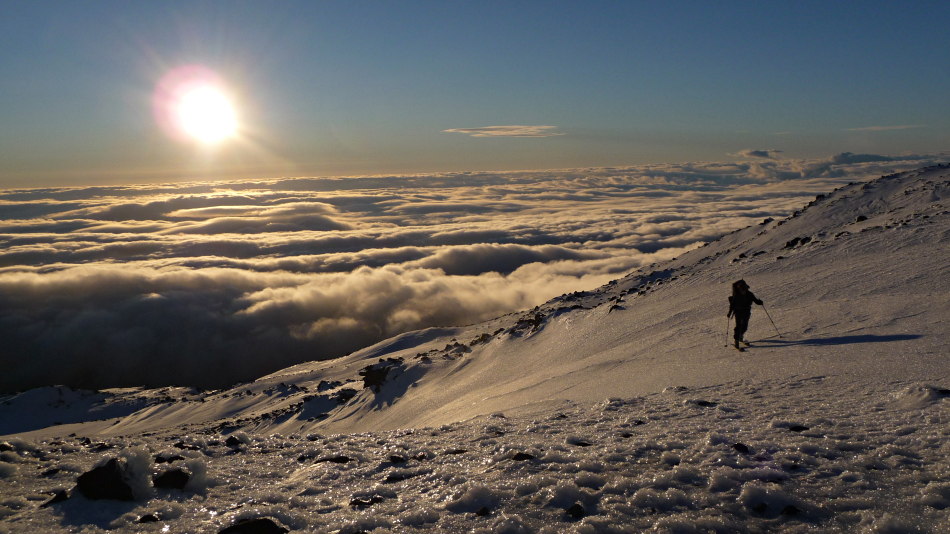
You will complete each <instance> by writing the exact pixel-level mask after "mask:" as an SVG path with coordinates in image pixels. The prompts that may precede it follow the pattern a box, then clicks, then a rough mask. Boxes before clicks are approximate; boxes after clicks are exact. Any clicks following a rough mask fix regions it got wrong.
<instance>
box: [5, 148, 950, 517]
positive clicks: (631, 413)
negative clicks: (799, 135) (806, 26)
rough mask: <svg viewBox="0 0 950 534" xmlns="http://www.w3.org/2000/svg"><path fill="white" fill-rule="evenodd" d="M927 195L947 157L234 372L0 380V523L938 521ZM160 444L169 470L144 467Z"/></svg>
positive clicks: (945, 226) (939, 310) (935, 200)
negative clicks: (115, 489) (558, 283)
mask: <svg viewBox="0 0 950 534" xmlns="http://www.w3.org/2000/svg"><path fill="white" fill-rule="evenodd" d="M948 203H950V166H940V167H932V168H927V169H922V170H919V171H914V172H908V173H901V174H897V175H893V176H887V177H883V178H880V179H878V180H875V181H872V182H868V183H861V184H853V185H850V186H847V187H844V188H842V189H840V190H838V191H835V192H834V193H831V194H829V195H826V196H824V197H820V198H818V199H816V200H815V201H814V202H812V203H811V204H810V205H809V206H808V207H806V208H804V209H803V210H802V211H801V212H799V213H796V214H795V215H793V216H792V217H789V218H788V219H785V220H773V221H763V222H762V224H759V225H756V226H752V227H749V228H746V229H744V230H740V231H737V232H734V233H732V234H729V235H727V236H725V237H723V238H722V239H720V240H718V241H716V242H714V243H710V244H708V245H706V246H704V247H701V248H698V249H695V250H692V251H690V252H688V253H686V254H684V255H683V256H681V257H680V258H677V259H675V260H672V261H670V262H666V263H663V264H658V265H655V266H652V267H650V268H648V269H645V270H644V271H643V272H636V273H631V274H630V275H628V276H626V277H624V278H622V279H619V280H617V281H615V282H613V283H611V284H608V285H606V286H604V287H601V288H599V289H597V290H593V291H588V292H583V293H575V294H570V295H563V296H561V297H559V298H556V299H554V300H552V301H550V302H548V303H546V304H545V305H543V306H539V307H538V308H536V309H534V310H529V311H526V312H523V313H518V314H511V315H508V316H504V317H499V318H497V319H495V320H492V321H489V322H486V323H482V324H477V325H471V326H467V327H458V328H441V329H428V330H423V331H418V332H411V333H407V334H403V335H401V336H397V337H395V338H393V339H390V340H387V341H384V342H381V343H379V344H377V345H374V346H372V347H368V348H366V349H363V350H361V351H358V352H355V353H353V354H351V355H349V356H347V357H345V358H342V359H339V360H335V361H329V362H310V363H305V364H301V365H297V366H294V367H291V368H288V369H284V370H282V371H279V372H276V373H273V374H271V375H268V376H266V377H262V378H260V379H259V380H256V381H254V382H252V383H248V384H242V385H240V386H237V387H235V388H232V389H229V390H225V391H216V392H204V393H200V392H195V391H191V390H184V389H166V390H161V391H140V390H107V391H103V392H99V393H96V394H94V395H93V394H84V395H80V394H77V393H75V392H73V393H70V394H72V395H76V396H77V398H76V399H72V400H69V399H67V400H66V401H64V402H60V399H66V397H62V395H64V393H63V391H62V390H58V389H56V388H43V389H41V390H34V391H32V392H26V393H22V394H19V395H16V396H10V397H7V398H4V399H3V402H2V405H0V420H2V421H3V422H4V423H3V424H4V426H3V427H2V430H0V431H3V432H6V433H9V434H15V436H8V437H7V438H0V440H2V439H7V440H8V441H9V442H8V443H7V444H6V445H4V446H3V448H4V449H5V451H4V452H2V454H3V455H4V456H3V458H2V460H3V462H2V463H0V493H2V494H3V495H4V496H7V495H9V496H12V497H8V498H6V500H4V501H2V502H0V532H4V529H7V528H9V529H10V531H18V530H23V529H26V528H31V529H38V530H42V529H51V530H56V529H57V528H65V529H66V530H77V531H78V530H81V529H82V528H87V527H88V528H93V527H99V528H118V529H120V530H124V531H135V530H139V529H144V530H148V529H152V528H153V527H154V529H155V530H161V529H162V528H166V527H167V530H170V531H178V532H194V531H209V532H216V531H217V530H216V529H220V528H223V527H226V526H228V525H230V524H234V523H237V522H239V521H241V520H242V519H248V518H255V517H260V516H268V517H270V518H272V519H273V520H274V521H275V522H280V523H283V524H284V525H286V526H287V527H289V528H294V529H301V530H313V531H316V532H333V531H340V532H360V531H372V530H374V529H378V531H379V532H386V531H396V532H402V531H418V530H429V531H442V532H459V531H470V530H474V529H479V528H482V529H485V531H486V532H565V531H576V532H639V531H642V530H644V529H650V528H652V529H655V530H656V531H660V532H709V531H712V532H743V531H748V532H765V531H786V532H801V531H806V530H807V531H811V530H814V529H818V530H819V531H842V532H844V531H857V530H862V529H864V530H868V531H877V532H914V531H921V532H928V531H933V532H937V531H941V530H942V529H945V528H946V526H947V525H950V515H948V511H950V484H948V483H947V480H948V476H950V462H948V461H947V458H948V457H950V449H948V445H947V444H948V443H950V440H948V439H947V438H948V436H950V411H948V407H950V401H948V400H947V399H948V398H950V389H948V387H950V384H948V370H950V364H948V360H947V356H948V352H950V351H948V347H950V335H948V332H947V329H946V326H945V321H946V319H947V318H948V317H950V272H948V270H950V268H948V265H950V261H948V260H950V246H948V245H950V205H948ZM739 278H743V279H745V280H746V281H748V282H749V283H750V285H751V286H752V290H753V291H754V292H755V293H756V295H757V296H758V297H759V298H761V299H763V300H764V301H765V305H766V307H765V309H763V308H762V307H756V308H755V309H754V311H753V316H752V325H751V328H750V331H749V334H748V335H747V338H748V339H751V340H752V341H753V346H752V347H751V348H750V349H749V350H747V351H746V352H738V351H736V350H734V349H732V348H728V347H727V346H726V344H727V339H728V338H730V337H731V334H730V332H729V330H728V329H729V327H730V326H731V324H729V323H727V319H726V311H727V302H726V297H727V295H728V294H729V292H730V285H731V282H732V281H734V280H736V279H739ZM766 310H767V311H768V315H767V314H766V313H765V312H766ZM770 318H771V320H770ZM773 320H774V326H773ZM262 357H266V355H264V356H262ZM107 405H108V406H110V407H111V408H110V409H112V410H115V411H113V412H109V411H102V410H103V408H101V407H103V406H107ZM40 410H42V417H33V416H32V414H37V413H40ZM57 414H60V418H59V419H56V417H57ZM51 420H53V421H58V422H61V423H65V424H60V425H56V426H49V427H45V428H42V427H43V426H44V425H46V424H48V422H49V421H51ZM71 434H76V435H75V436H71ZM89 438H93V439H89ZM226 439H227V440H228V441H227V442H226V441H225V440H226ZM116 455H118V456H119V457H120V458H121V460H120V462H119V463H120V464H121V465H125V466H127V469H126V471H125V474H124V477H125V478H126V479H129V480H132V481H133V482H134V483H133V484H132V486H133V489H135V488H137V489H136V490H135V491H134V492H133V493H135V498H134V500H133V501H131V503H129V504H121V505H120V504H115V505H104V504H101V503H102V501H93V500H91V499H90V498H88V497H82V496H76V491H73V496H72V497H71V498H69V499H66V500H63V501H62V502H57V503H54V504H51V505H49V506H47V507H45V508H42V509H37V508H36V506H37V505H38V504H41V503H42V502H44V501H45V500H46V499H49V497H50V494H51V493H52V492H53V491H54V490H56V489H64V488H68V487H70V486H71V485H72V484H74V483H75V481H76V479H77V475H78V474H80V473H82V472H84V471H86V470H88V469H89V468H90V467H92V465H93V464H94V463H96V462H100V463H102V462H103V461H105V459H106V458H109V457H110V456H116ZM176 457H177V458H178V459H176V460H175V461H177V462H178V463H177V464H175V465H181V466H184V470H185V471H187V472H188V473H190V475H191V478H190V479H189V481H188V483H187V485H186V486H184V487H183V488H182V489H180V490H179V489H167V488H159V489H156V486H157V485H158V483H157V482H155V483H152V482H150V478H149V477H150V476H151V475H150V473H152V474H155V473H158V472H160V471H162V472H163V471H165V470H166V468H165V466H164V464H165V463H168V462H167V460H168V459H169V458H176ZM77 491H78V490H77ZM575 505H576V506H575ZM148 515H152V516H153V517H154V518H155V519H157V521H154V522H152V521H151V519H148V518H147V516H148ZM143 519H148V521H149V522H151V523H152V524H148V525H147V524H145V523H141V522H140V521H141V520H143ZM167 530H166V531H167Z"/></svg>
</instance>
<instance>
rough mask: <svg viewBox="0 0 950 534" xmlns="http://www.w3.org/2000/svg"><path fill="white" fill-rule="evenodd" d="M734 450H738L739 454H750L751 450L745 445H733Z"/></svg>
mask: <svg viewBox="0 0 950 534" xmlns="http://www.w3.org/2000/svg"><path fill="white" fill-rule="evenodd" d="M732 448H733V449H735V450H736V452H738V453H739V454H749V453H750V452H752V451H751V449H749V446H748V445H746V444H745V443H733V444H732Z"/></svg>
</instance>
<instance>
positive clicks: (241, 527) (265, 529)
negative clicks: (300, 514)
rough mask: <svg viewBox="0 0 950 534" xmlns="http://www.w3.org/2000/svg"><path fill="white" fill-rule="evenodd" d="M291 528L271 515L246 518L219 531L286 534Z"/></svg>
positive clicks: (249, 533)
mask: <svg viewBox="0 0 950 534" xmlns="http://www.w3.org/2000/svg"><path fill="white" fill-rule="evenodd" d="M285 532H290V529H288V528H287V527H285V526H283V525H281V524H280V523H279V522H277V521H275V520H273V519H271V518H269V517H255V518H254V519H244V520H242V521H238V522H237V523H235V524H233V525H231V526H230V527H228V528H226V529H224V530H221V531H218V534H284V533H285Z"/></svg>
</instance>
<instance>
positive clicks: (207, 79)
mask: <svg viewBox="0 0 950 534" xmlns="http://www.w3.org/2000/svg"><path fill="white" fill-rule="evenodd" d="M152 103H153V111H154V114H155V119H156V121H157V122H158V124H159V126H161V128H162V130H164V131H165V133H166V134H168V135H169V136H171V137H172V138H174V139H177V140H179V141H191V142H199V143H202V144H206V145H213V144H218V143H220V142H222V141H224V140H226V139H228V138H231V137H234V136H235V135H237V131H238V120H237V114H236V112H235V110H234V105H233V104H232V101H231V98H230V96H229V95H228V92H227V90H226V88H225V84H224V83H223V81H222V80H221V78H220V77H219V76H218V75H217V73H215V72H214V71H212V70H211V69H208V68H206V67H203V66H201V65H186V66H183V67H178V68H176V69H174V70H172V71H170V72H168V73H167V74H166V75H165V76H163V77H162V79H161V80H160V81H159V82H158V86H157V87H156V89H155V95H154V97H153V100H152Z"/></svg>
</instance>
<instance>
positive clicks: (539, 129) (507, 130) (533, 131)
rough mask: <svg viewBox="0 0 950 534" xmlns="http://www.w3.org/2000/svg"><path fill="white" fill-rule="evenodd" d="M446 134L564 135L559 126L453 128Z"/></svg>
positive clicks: (501, 135)
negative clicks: (558, 128)
mask: <svg viewBox="0 0 950 534" xmlns="http://www.w3.org/2000/svg"><path fill="white" fill-rule="evenodd" d="M442 131H443V132H446V133H463V134H468V135H470V136H472V137H554V136H558V135H564V134H563V133H562V132H558V131H557V126H524V125H517V124H516V125H510V126H481V127H479V128H451V129H448V130H442Z"/></svg>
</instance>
